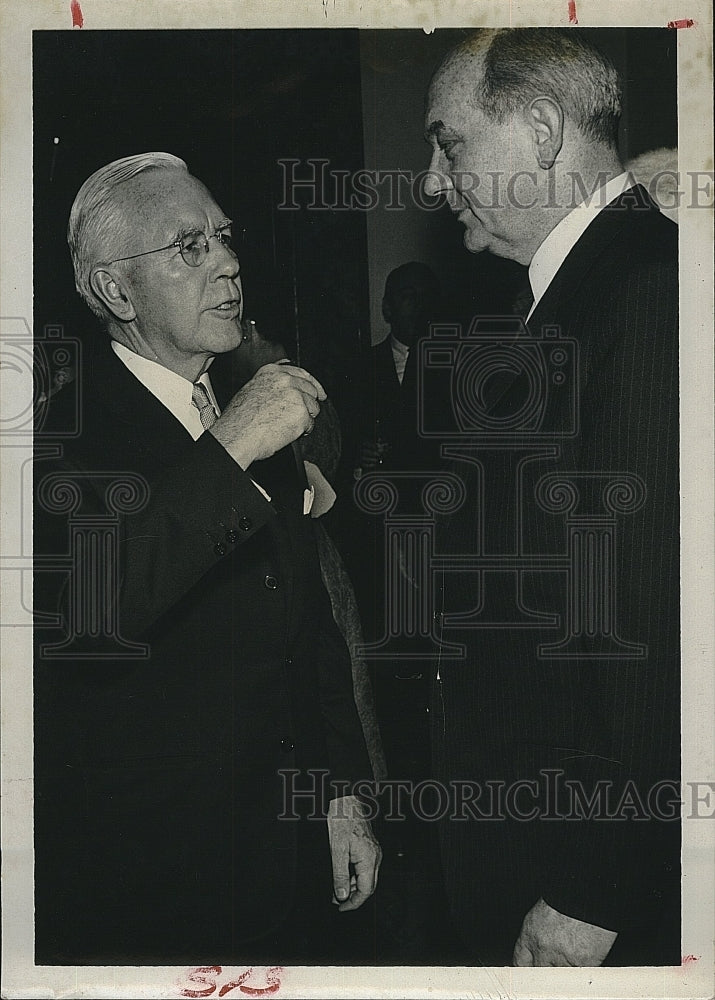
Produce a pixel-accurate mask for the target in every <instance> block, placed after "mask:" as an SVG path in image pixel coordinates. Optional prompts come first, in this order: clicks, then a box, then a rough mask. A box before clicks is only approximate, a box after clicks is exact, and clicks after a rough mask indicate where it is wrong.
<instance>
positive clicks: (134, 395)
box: [85, 341, 192, 464]
mask: <svg viewBox="0 0 715 1000" xmlns="http://www.w3.org/2000/svg"><path fill="white" fill-rule="evenodd" d="M88 360H89V364H88V365H87V366H86V368H85V371H86V372H87V375H88V380H89V385H88V386H87V390H88V391H89V392H91V393H93V394H95V395H96V396H97V398H98V401H99V403H100V404H101V405H102V406H103V407H104V408H106V409H108V410H109V411H110V412H111V415H112V417H113V418H114V419H115V420H116V421H118V422H119V423H120V424H123V425H124V426H125V427H126V428H127V434H128V435H135V436H136V437H137V440H139V441H140V442H141V444H142V446H143V447H145V448H147V449H149V450H150V451H151V452H152V453H153V455H154V456H155V457H156V458H157V459H158V460H159V462H160V463H162V464H164V463H167V462H170V461H171V460H172V458H173V457H175V456H177V457H178V455H179V453H180V452H181V451H183V450H184V449H185V448H186V446H187V444H189V443H190V442H191V441H192V437H191V435H190V434H189V432H188V431H187V430H186V428H185V427H184V425H183V424H182V423H181V421H180V420H177V418H176V417H175V416H174V415H173V414H172V413H171V412H170V411H169V410H168V409H167V408H166V406H164V404H163V403H160V402H159V400H158V399H157V398H156V396H155V395H154V394H153V393H151V392H150V391H149V390H148V389H147V388H146V386H144V385H142V383H141V382H140V381H139V379H138V378H136V377H135V376H134V375H133V374H132V373H131V372H130V371H129V369H128V368H127V367H126V365H124V364H122V362H121V361H120V359H119V358H118V357H117V356H116V354H115V353H114V351H113V350H112V348H111V345H110V343H109V341H107V342H106V344H102V345H101V346H100V347H97V348H96V349H93V350H92V351H91V352H90V356H89V359H88Z"/></svg>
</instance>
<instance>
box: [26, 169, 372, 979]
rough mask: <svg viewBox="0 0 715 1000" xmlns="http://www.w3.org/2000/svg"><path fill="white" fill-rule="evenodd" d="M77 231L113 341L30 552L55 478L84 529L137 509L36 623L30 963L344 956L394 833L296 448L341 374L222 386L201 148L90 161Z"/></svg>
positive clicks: (269, 369) (75, 216) (220, 278)
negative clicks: (385, 827) (381, 811)
mask: <svg viewBox="0 0 715 1000" xmlns="http://www.w3.org/2000/svg"><path fill="white" fill-rule="evenodd" d="M68 240H69V244H70V250H71V254H72V260H73V264H74V269H75V279H76V284H77V289H78V291H79V293H80V295H81V296H82V298H83V299H84V300H85V302H86V303H87V305H88V306H89V307H90V309H91V310H92V311H93V312H94V313H95V314H96V315H97V316H98V317H99V318H100V319H101V321H102V323H103V325H104V326H105V328H106V330H107V333H108V335H109V336H108V337H107V338H106V342H105V343H102V344H98V345H96V349H92V350H90V351H88V352H87V353H88V354H89V359H85V363H84V364H83V365H82V370H81V371H80V372H79V374H78V380H77V381H78V383H79V386H80V393H79V396H78V397H76V396H75V395H74V394H72V398H71V399H70V395H69V394H65V393H63V392H62V393H58V394H57V395H56V396H55V397H54V398H53V401H52V406H53V407H54V408H55V414H54V416H55V420H56V422H57V425H58V426H59V425H61V424H62V419H61V416H62V415H61V412H60V411H61V409H62V407H63V406H70V405H73V404H74V401H75V398H80V399H81V410H80V428H81V429H80V433H79V434H77V435H74V436H67V438H66V439H64V440H61V442H60V444H61V448H60V449H58V451H60V452H61V454H60V457H59V458H57V459H56V460H54V461H43V460H40V459H39V456H38V462H37V466H36V473H35V483H36V495H37V497H38V502H37V504H36V512H35V554H36V556H37V555H38V553H39V554H41V555H43V556H46V555H47V556H49V555H51V553H53V552H56V553H61V552H66V551H67V549H68V540H67V539H68V523H67V519H68V514H67V507H66V505H65V506H64V507H63V505H62V504H61V503H59V504H58V503H57V502H54V501H53V498H54V500H56V499H57V497H58V496H60V495H61V493H62V489H65V490H68V491H69V492H70V493H71V495H72V496H73V497H76V498H77V503H76V504H75V506H74V507H73V514H76V513H77V511H78V510H80V509H81V514H82V517H84V518H85V521H83V523H90V522H91V523H94V524H100V523H101V524H104V525H106V524H107V523H108V518H109V521H111V518H112V514H113V512H114V511H116V510H117V509H119V510H120V512H119V513H118V514H116V518H115V523H114V524H113V526H112V531H115V536H116V542H117V544H116V565H115V563H114V561H113V560H114V550H112V551H111V552H110V551H109V550H107V551H105V550H101V551H100V552H99V553H98V552H97V551H94V550H91V546H89V545H87V546H86V548H87V550H88V551H87V552H86V553H84V552H81V553H79V555H78V556H77V559H76V561H75V564H74V571H73V572H72V573H69V574H64V578H62V577H63V574H62V573H58V574H57V577H58V580H57V581H56V582H57V586H56V587H55V589H54V592H53V591H52V588H50V590H49V592H48V589H47V587H46V586H44V581H45V578H46V577H47V574H44V575H43V581H42V582H39V576H40V574H38V586H36V607H38V605H37V601H38V599H43V598H47V595H48V593H49V595H50V597H49V599H50V600H51V601H53V602H54V606H46V607H44V608H42V610H46V611H49V612H54V613H55V614H58V613H59V616H60V618H59V620H61V621H62V622H64V632H62V631H61V630H60V629H58V628H56V627H55V628H47V629H41V628H38V629H37V638H38V643H37V653H36V658H35V820H36V841H35V848H36V869H35V881H36V960H37V962H38V963H39V964H84V963H88V964H92V965H105V964H136V963H140V964H175V963H187V964H205V963H207V962H208V963H214V962H216V963H221V964H229V963H237V962H245V961H249V960H250V961H252V962H256V961H257V962H265V963H266V964H274V963H283V962H289V963H290V962H292V963H296V962H303V963H314V962H319V961H330V960H331V959H333V958H335V957H336V956H335V955H333V954H331V953H330V948H331V941H332V940H333V938H332V936H331V935H332V933H333V930H334V928H335V925H336V923H337V924H338V925H339V926H340V932H341V933H342V935H343V937H345V936H347V937H348V938H349V936H350V927H348V928H347V935H346V928H345V926H344V925H343V924H342V922H343V921H345V920H348V921H353V922H354V921H356V920H358V919H359V915H357V914H350V915H349V916H348V917H344V916H338V911H345V910H357V909H358V908H359V907H360V906H362V904H363V903H364V902H365V900H366V899H368V897H369V896H370V895H371V894H372V892H373V891H374V888H375V885H376V881H377V870H378V866H379V860H380V848H379V846H378V844H377V842H376V841H375V839H374V837H373V834H372V831H371V828H370V824H369V822H368V819H367V818H366V816H365V807H364V806H363V805H362V804H361V803H360V801H359V800H358V799H357V798H355V797H354V796H353V795H352V794H351V789H352V785H353V783H354V782H355V781H356V780H358V779H363V778H367V777H369V776H370V765H369V762H368V759H367V754H366V749H365V745H364V740H363V736H362V731H361V727H360V722H359V719H358V715H357V711H356V708H355V704H354V701H353V694H352V682H351V670H350V658H349V655H348V651H347V649H346V647H345V644H344V642H343V640H342V639H341V637H340V635H339V633H338V631H337V628H336V626H335V623H334V621H333V618H332V615H331V611H330V605H329V601H328V597H327V595H326V593H325V591H324V589H323V587H322V585H321V582H320V571H319V566H318V560H317V555H316V550H315V545H314V540H313V537H312V535H311V525H310V518H309V517H308V516H306V515H307V513H308V512H309V503H310V491H309V490H307V489H306V487H307V483H306V482H305V481H304V479H303V478H301V471H300V470H301V468H302V466H300V467H299V465H298V463H296V460H295V452H294V449H293V448H292V444H293V442H294V441H295V440H296V439H297V438H299V437H300V436H301V435H302V434H305V433H308V432H309V431H310V429H311V427H312V424H313V420H314V418H315V417H316V415H317V413H318V412H319V409H320V401H321V400H323V399H324V398H325V393H324V391H323V389H322V387H321V386H320V384H319V383H318V382H317V381H316V380H315V379H314V378H313V377H312V376H311V375H309V374H308V373H307V372H306V371H304V370H303V369H301V368H298V367H295V366H292V365H288V364H285V365H276V364H271V365H266V366H265V367H263V368H262V369H260V371H258V372H257V374H256V375H255V377H254V378H253V379H251V381H250V382H249V383H248V384H247V385H246V386H245V387H244V388H242V389H241V391H240V392H238V393H237V394H236V395H235V396H234V397H233V398H232V399H230V400H229V401H226V402H225V405H223V406H221V405H220V403H219V401H218V400H217V399H216V397H215V395H214V391H213V388H212V386H211V380H210V376H209V371H210V365H211V362H212V361H213V359H214V358H215V357H216V355H218V354H222V353H224V352H227V351H231V350H234V349H235V348H237V347H239V345H240V344H241V342H242V336H243V333H242V293H241V283H240V277H239V263H238V259H237V257H236V254H235V253H234V252H233V250H232V249H231V222H230V220H229V219H228V218H227V217H226V215H225V214H224V212H223V211H222V210H221V209H220V208H219V206H218V205H217V204H216V202H215V201H214V199H213V197H212V196H211V194H210V193H209V192H208V191H207V189H206V188H205V187H204V186H203V184H201V182H200V181H198V180H197V179H196V178H195V177H192V176H191V175H190V174H189V172H188V170H187V168H186V164H185V163H184V162H183V161H181V160H179V159H177V158H176V157H174V156H171V155H169V154H166V153H147V154H140V155H137V156H130V157H127V158H124V159H122V160H117V161H115V162H114V163H110V164H109V165H108V166H105V167H103V168H102V169H100V170H98V171H97V172H96V173H94V174H93V175H92V176H91V177H90V178H89V179H88V180H87V181H86V182H85V183H84V185H83V186H82V188H81V189H80V191H79V193H78V195H77V197H76V199H75V202H74V205H73V207H72V212H71V216H70V222H69V231H68ZM123 489H124V490H125V491H127V492H128V493H132V492H133V493H134V501H135V502H130V501H129V500H127V501H126V502H124V503H122V502H119V501H117V496H118V495H119V493H121V491H122V490H123ZM58 491H59V492H58ZM117 491H119V493H118V492H117ZM110 498H114V499H113V502H112V500H111V499H110ZM124 499H125V500H126V496H125V497H124ZM93 519H94V520H93ZM109 533H110V534H111V531H110V532H109ZM80 534H81V533H80ZM81 547H82V546H81V545H80V546H79V548H81ZM110 548H111V546H110ZM90 550H91V551H90ZM76 551H79V550H78V549H77V550H76ZM92 558H94V562H93V563H92V564H91V565H90V567H89V570H88V560H91V559H92ZM87 588H88V589H87ZM88 621H90V622H94V627H91V626H90V627H84V625H83V623H85V625H86V622H88ZM80 633H81V634H80ZM296 792H297V793H298V794H296ZM331 860H332V864H331ZM332 903H336V904H337V906H332V905H331V904H332ZM365 912H366V911H364V910H363V911H362V914H364V913H365ZM362 914H361V915H360V916H362ZM336 940H337V938H336ZM321 948H322V951H321Z"/></svg>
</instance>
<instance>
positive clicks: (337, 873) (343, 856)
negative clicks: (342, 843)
mask: <svg viewBox="0 0 715 1000" xmlns="http://www.w3.org/2000/svg"><path fill="white" fill-rule="evenodd" d="M332 855H333V892H334V893H335V898H336V899H339V900H340V902H341V903H342V902H344V901H345V900H346V899H347V898H348V896H349V895H350V868H349V861H350V852H349V851H348V850H347V848H345V849H341V848H339V847H338V848H334V849H333V852H332Z"/></svg>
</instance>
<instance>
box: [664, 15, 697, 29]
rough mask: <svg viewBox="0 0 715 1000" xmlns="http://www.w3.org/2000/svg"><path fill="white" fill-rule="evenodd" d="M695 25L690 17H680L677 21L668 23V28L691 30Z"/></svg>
mask: <svg viewBox="0 0 715 1000" xmlns="http://www.w3.org/2000/svg"><path fill="white" fill-rule="evenodd" d="M694 24H695V21H693V19H692V17H681V19H680V20H679V21H668V27H669V28H676V29H677V28H692V27H693V25H694Z"/></svg>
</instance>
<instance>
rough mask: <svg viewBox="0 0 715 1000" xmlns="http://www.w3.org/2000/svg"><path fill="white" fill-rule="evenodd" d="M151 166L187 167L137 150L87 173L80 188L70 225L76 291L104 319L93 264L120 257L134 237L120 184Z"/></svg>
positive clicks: (164, 155)
mask: <svg viewBox="0 0 715 1000" xmlns="http://www.w3.org/2000/svg"><path fill="white" fill-rule="evenodd" d="M148 170H185V171H187V172H188V167H187V166H186V164H185V163H184V161H183V160H180V159H179V157H178V156H173V155H172V154H171V153H137V154H135V155H134V156H124V157H122V159H120V160H113V161H112V163H108V164H107V165H106V166H104V167H100V168H99V170H96V171H95V172H94V173H93V174H92V175H91V177H88V178H87V180H86V181H85V182H84V184H83V185H82V187H81V188H80V189H79V191H78V192H77V196H76V198H75V200H74V202H73V204H72V211H71V212H70V218H69V223H68V226H67V242H68V243H69V248H70V254H71V255H72V265H73V267H74V280H75V285H76V287H77V291H78V292H79V294H80V295H81V296H82V298H83V299H84V301H85V302H86V303H87V305H88V306H89V308H90V309H91V310H92V312H93V313H94V314H95V315H96V316H98V317H99V318H100V319H101V320H103V321H104V320H106V319H107V318H108V315H109V314H108V311H107V309H106V308H105V306H104V304H103V303H102V302H101V301H100V299H99V298H98V297H97V295H96V294H95V293H94V291H93V289H92V285H91V280H90V279H91V274H92V268H93V267H95V266H96V265H97V264H102V263H109V262H110V261H112V260H114V259H116V257H118V256H119V257H121V256H122V253H123V252H124V251H125V250H130V249H131V248H130V247H128V246H127V241H128V240H129V239H131V237H132V235H133V233H132V232H131V231H130V228H129V226H128V223H127V220H126V217H125V215H124V212H123V211H122V203H121V198H120V197H119V194H118V189H119V187H120V185H122V184H124V183H125V182H126V181H129V180H131V179H132V178H133V177H136V176H137V175H138V174H142V173H144V172H145V171H148Z"/></svg>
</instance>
